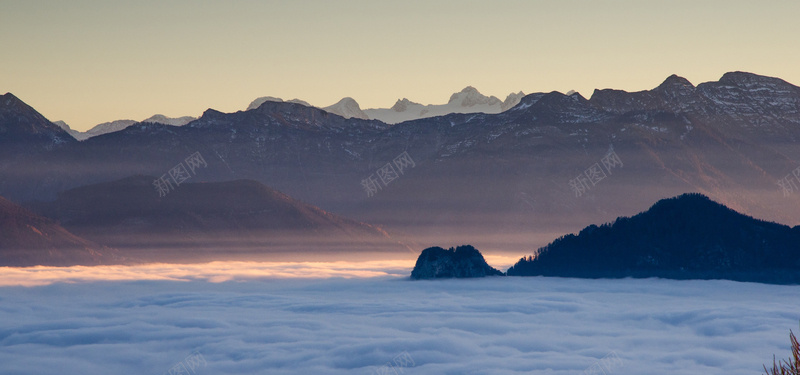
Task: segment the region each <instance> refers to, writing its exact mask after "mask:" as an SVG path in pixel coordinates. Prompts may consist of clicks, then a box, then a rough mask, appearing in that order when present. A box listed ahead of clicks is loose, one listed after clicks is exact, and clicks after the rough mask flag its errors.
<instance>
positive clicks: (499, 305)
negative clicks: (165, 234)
mask: <svg viewBox="0 0 800 375" xmlns="http://www.w3.org/2000/svg"><path fill="white" fill-rule="evenodd" d="M373 266H374V265H373ZM161 267H167V266H165V265H161ZM394 267H395V266H394V265H390V267H388V268H389V269H391V270H395V269H396V268H394ZM296 268H297V265H295V266H294V268H292V269H296ZM323 268H324V267H323ZM351 268H353V269H354V271H353V272H355V273H357V274H358V275H359V277H355V278H344V277H342V274H336V275H334V276H329V277H326V278H314V279H305V278H297V277H274V276H269V277H266V278H263V277H262V278H260V277H257V275H252V274H247V275H246V277H243V278H232V277H223V278H222V279H214V278H202V279H192V278H183V279H180V280H173V279H166V280H161V279H159V280H149V279H144V280H135V279H124V280H116V279H112V280H98V279H93V281H80V282H75V280H68V281H70V282H63V281H59V282H50V283H47V284H46V285H38V286H19V285H12V286H4V287H0V374H81V375H93V374H137V375H141V374H153V375H161V374H197V375H206V374H207V375H212V374H409V375H414V374H584V373H586V374H588V373H593V374H606V375H608V374H729V375H730V374H757V373H759V372H760V371H762V368H761V366H762V364H764V363H767V362H770V363H771V361H772V355H773V354H776V355H778V358H786V357H787V356H788V353H789V352H788V350H789V339H788V335H789V330H790V329H793V330H794V331H795V332H796V333H797V332H798V323H799V322H800V286H778V285H763V284H755V283H739V282H731V281H675V280H660V279H646V280H631V279H624V280H581V279H566V278H545V277H529V278H511V277H509V278H499V277H495V278H485V279H471V280H434V281H411V280H408V279H407V278H406V277H405V276H398V275H397V274H399V273H400V272H395V271H389V272H382V271H375V270H373V272H379V275H377V276H371V275H365V274H360V273H359V272H362V271H363V269H362V267H357V266H354V267H351ZM30 270H32V269H28V271H30ZM65 270H69V268H67V269H61V272H67V273H68V271H65ZM12 271H14V270H12V269H5V270H0V279H2V278H3V277H4V276H9V275H12V276H13V275H17V274H16V273H13V272H12ZM409 271H410V270H409V269H405V270H403V273H404V274H405V275H407V274H408V273H407V272H409ZM39 272H44V271H43V270H41V269H40V271H39ZM75 272H78V271H75ZM287 272H290V273H292V272H294V271H291V270H290V271H287ZM292 274H293V273H292ZM17 276H18V275H17ZM7 284H9V283H7ZM11 284H13V283H11Z"/></svg>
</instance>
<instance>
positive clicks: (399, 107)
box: [390, 98, 422, 112]
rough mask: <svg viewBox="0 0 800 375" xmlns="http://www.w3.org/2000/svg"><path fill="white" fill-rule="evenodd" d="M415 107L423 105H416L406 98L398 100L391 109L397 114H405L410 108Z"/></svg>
mask: <svg viewBox="0 0 800 375" xmlns="http://www.w3.org/2000/svg"><path fill="white" fill-rule="evenodd" d="M413 105H422V104H419V103H414V102H412V101H410V100H408V99H406V98H403V99H397V102H396V103H394V105H393V106H392V108H390V109H391V110H393V111H395V112H404V111H405V110H407V109H408V107H409V106H413Z"/></svg>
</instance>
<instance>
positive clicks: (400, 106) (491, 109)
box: [247, 86, 525, 124]
mask: <svg viewBox="0 0 800 375" xmlns="http://www.w3.org/2000/svg"><path fill="white" fill-rule="evenodd" d="M523 96H525V94H523V93H522V91H520V92H518V93H511V94H509V95H508V97H506V99H505V100H504V101H501V100H500V99H498V98H497V97H495V96H485V95H483V94H481V93H480V92H479V91H478V90H477V89H476V88H474V87H472V86H467V87H466V88H464V89H463V90H461V91H460V92H457V93H454V94H453V95H452V96H450V99H449V100H448V101H447V103H446V104H428V105H423V104H419V103H415V102H412V101H410V100H408V99H406V98H403V99H398V100H397V102H396V103H395V104H394V105H393V106H392V107H391V108H370V109H363V110H362V109H361V106H360V105H359V104H358V102H356V100H355V99H353V98H350V97H346V98H343V99H342V100H340V101H338V102H336V103H335V104H332V105H330V106H327V107H323V108H322V109H323V110H325V111H326V112H330V113H334V114H337V115H339V116H342V117H344V118H359V119H363V120H380V121H382V122H385V123H387V124H397V123H400V122H403V121H409V120H418V119H421V118H429V117H436V116H444V115H449V114H451V113H500V112H503V111H506V110H509V109H511V108H512V107H513V106H515V105H517V104H518V103H519V101H520V100H521V99H522V97H523ZM266 101H273V102H283V100H282V99H280V98H275V97H271V96H265V97H261V98H258V99H256V100H254V101H253V102H252V103H250V105H249V106H248V107H247V109H248V110H250V109H256V108H258V107H259V106H260V105H261V104H263V103H264V102H266ZM287 102H288V103H298V104H302V105H305V106H309V107H310V106H311V105H310V104H308V103H307V102H304V101H302V100H300V99H292V100H289V101H287Z"/></svg>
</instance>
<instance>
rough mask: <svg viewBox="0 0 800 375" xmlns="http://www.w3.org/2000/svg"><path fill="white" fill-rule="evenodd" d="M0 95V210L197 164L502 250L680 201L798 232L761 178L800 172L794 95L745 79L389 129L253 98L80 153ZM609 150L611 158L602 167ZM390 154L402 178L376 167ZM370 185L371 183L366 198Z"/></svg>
mask: <svg viewBox="0 0 800 375" xmlns="http://www.w3.org/2000/svg"><path fill="white" fill-rule="evenodd" d="M467 94H468V93H467ZM466 97H469V95H466ZM461 98H463V96H461ZM0 100H2V101H1V102H0V103H3V106H2V107H1V108H0V146H3V145H8V146H7V147H6V146H3V147H2V149H0V175H2V176H4V178H3V179H2V180H0V195H2V196H5V197H7V198H9V199H12V200H14V201H16V202H29V201H33V200H39V201H52V200H53V199H55V198H56V197H57V196H58V193H59V192H63V191H65V190H68V189H72V188H76V187H80V186H86V185H90V184H96V183H106V182H111V181H116V180H120V179H125V178H128V177H131V176H134V175H149V176H161V175H164V174H165V173H166V172H167V171H168V170H170V168H173V167H174V166H175V165H176V164H178V163H179V162H181V161H182V160H184V158H186V157H187V156H188V155H191V154H193V153H200V154H201V155H203V157H204V158H205V160H206V161H207V162H208V167H207V168H204V169H202V170H201V171H200V172H199V173H198V174H197V175H196V176H195V177H194V180H193V181H192V182H214V181H219V182H223V181H231V180H241V179H249V180H255V181H258V182H260V183H262V184H264V185H267V186H269V187H271V188H273V189H275V190H277V191H281V192H283V193H285V194H287V195H288V196H291V197H292V198H294V199H298V200H301V201H303V202H307V203H308V204H311V205H314V206H317V207H320V208H321V209H323V210H325V211H328V212H335V213H336V214H339V215H342V216H345V217H349V218H352V219H354V220H356V221H361V222H368V223H371V224H376V225H379V226H380V227H382V228H384V229H386V230H388V231H390V232H392V231H399V232H404V233H406V234H409V235H410V234H413V236H414V239H415V240H417V241H418V242H420V243H431V244H434V243H441V242H456V243H472V244H474V245H475V246H476V247H479V248H481V249H485V248H490V249H502V250H507V251H509V252H513V253H516V254H519V253H520V252H521V251H522V252H525V251H526V250H527V251H530V250H532V249H535V248H538V247H540V246H544V245H545V244H546V243H547V242H549V241H550V240H551V239H552V238H555V237H558V236H559V235H561V234H563V233H569V232H573V231H576V230H579V229H580V228H583V227H585V226H587V225H589V224H591V223H597V222H608V221H611V220H613V219H614V218H616V217H618V216H622V215H633V214H635V213H636V212H638V211H639V210H640V209H641V207H647V206H649V205H651V204H652V203H653V202H656V201H658V200H659V199H662V198H665V197H670V196H676V195H679V194H682V193H686V192H699V193H703V194H705V195H707V196H709V197H710V198H712V199H714V200H715V201H717V202H720V203H722V204H725V205H726V206H728V207H731V208H732V209H735V210H737V211H739V212H743V213H745V214H748V215H751V216H754V217H760V218H764V219H767V220H770V221H775V222H780V223H784V224H788V225H797V224H800V222H799V220H800V219H799V218H798V216H797V212H800V199H799V198H800V193H799V192H798V191H797V190H794V191H791V190H786V189H781V188H780V186H779V185H778V184H777V182H778V181H779V180H781V179H785V178H787V177H792V178H794V177H793V171H795V170H796V169H797V168H798V166H800V148H798V147H797V146H796V144H797V141H798V139H799V138H800V88H798V87H797V86H794V85H792V84H790V83H787V82H785V81H783V80H780V79H778V78H771V77H765V76H759V75H755V74H751V73H744V72H731V73H726V74H725V75H723V76H722V78H720V80H719V81H713V82H706V83H701V84H699V85H697V86H694V85H693V84H691V83H690V82H688V81H687V80H685V79H683V78H681V77H678V76H670V77H668V78H667V79H666V80H665V81H664V82H663V83H662V84H660V85H658V86H657V87H656V88H654V89H653V90H646V91H641V92H633V93H629V92H625V91H619V90H610V89H606V90H596V91H595V92H594V93H593V95H592V96H591V98H589V99H586V98H584V97H583V96H581V95H580V94H578V93H572V94H571V95H565V94H561V93H558V92H551V93H534V94H529V95H526V96H524V97H523V98H522V99H521V101H520V102H519V104H517V105H516V106H514V107H513V108H511V109H509V110H507V111H504V112H501V113H497V114H487V113H470V114H460V113H452V114H449V115H445V116H438V117H430V118H422V119H417V120H413V121H406V122H401V123H397V124H394V125H391V124H387V123H385V122H382V121H378V120H365V119H359V118H349V119H348V118H344V117H342V116H339V115H336V114H332V113H330V112H326V111H323V110H321V109H317V108H313V107H309V106H306V105H302V104H297V103H287V102H277V101H264V102H263V103H261V105H259V106H258V107H257V108H254V109H251V110H248V111H240V112H236V113H222V112H219V111H215V110H213V109H209V110H207V111H206V112H205V113H204V114H203V115H202V116H201V117H200V118H198V119H197V120H195V121H193V122H190V123H189V124H186V125H184V126H181V127H174V126H168V125H160V124H148V123H140V124H136V125H133V126H130V127H128V128H126V129H124V130H121V131H117V132H113V133H108V134H104V135H101V136H96V137H92V138H90V139H87V140H85V141H83V142H76V141H75V140H74V139H73V138H72V137H71V136H69V134H67V133H66V132H65V131H63V130H62V129H60V128H58V127H57V126H55V125H53V124H52V123H50V122H49V121H47V119H46V118H44V117H43V116H41V115H40V114H38V113H37V112H36V111H35V110H34V109H32V108H30V107H29V106H27V105H25V104H24V103H23V102H22V101H20V100H19V99H17V98H16V97H14V96H13V95H11V94H6V95H5V96H3V97H2V98H1V99H0ZM491 102H492V103H494V104H497V103H496V101H495V100H491ZM462 103H463V101H462ZM487 103H488V102H487ZM19 119H25V120H24V121H22V120H19ZM612 151H613V155H615V157H616V158H617V159H614V160H615V163H614V164H613V165H612V164H609V165H607V164H606V163H605V161H607V160H610V159H607V156H609V155H611V153H612ZM404 152H405V153H407V155H408V156H410V158H412V159H413V161H414V167H413V168H410V169H407V170H405V171H403V173H402V174H401V173H397V171H396V169H395V173H394V174H387V173H388V172H391V171H390V170H391V169H392V168H393V167H392V165H393V161H394V160H395V158H397V157H398V156H399V155H401V154H402V153H404ZM604 160H605V161H604ZM387 165H388V167H387ZM370 179H372V181H377V182H378V187H379V188H380V189H379V190H378V191H377V192H373V193H372V194H370V193H368V192H367V191H366V190H365V188H364V186H365V185H364V184H365V182H368V181H370ZM798 182H799V183H800V181H798ZM153 194H156V193H155V191H154V192H153ZM429 240H430V241H429Z"/></svg>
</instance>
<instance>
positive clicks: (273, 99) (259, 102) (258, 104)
mask: <svg viewBox="0 0 800 375" xmlns="http://www.w3.org/2000/svg"><path fill="white" fill-rule="evenodd" d="M266 102H278V103H295V104H302V105H304V106H306V107H311V104H308V102H306V101H305V100H300V99H292V100H283V99H281V98H276V97H274V96H262V97H260V98H257V99H256V100H253V101H252V102H250V105H248V106H247V110H248V111H249V110H251V109H256V108H258V107H261V105H262V104H264V103H266Z"/></svg>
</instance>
